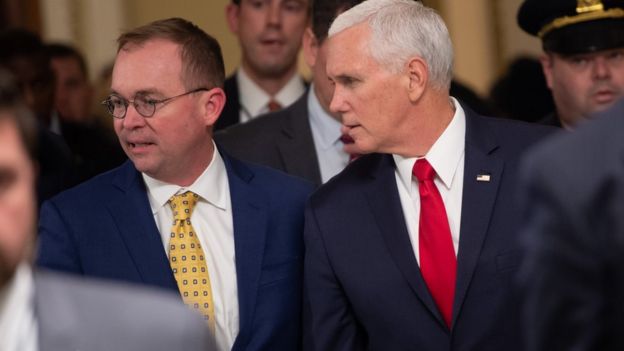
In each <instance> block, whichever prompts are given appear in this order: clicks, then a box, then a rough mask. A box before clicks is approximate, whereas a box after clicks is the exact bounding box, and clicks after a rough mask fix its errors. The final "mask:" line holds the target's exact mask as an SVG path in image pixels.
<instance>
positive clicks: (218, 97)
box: [200, 88, 225, 127]
mask: <svg viewBox="0 0 624 351" xmlns="http://www.w3.org/2000/svg"><path fill="white" fill-rule="evenodd" d="M203 95H204V96H202V98H201V100H200V101H201V106H202V116H203V118H204V123H205V124H206V126H211V127H212V126H213V125H214V124H215V123H216V122H217V120H218V119H219V116H220V115H221V111H223V107H224V106H225V92H224V91H223V89H221V88H212V89H210V90H209V91H206V92H204V93H203Z"/></svg>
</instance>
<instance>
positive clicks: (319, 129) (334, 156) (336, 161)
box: [308, 86, 349, 183]
mask: <svg viewBox="0 0 624 351" xmlns="http://www.w3.org/2000/svg"><path fill="white" fill-rule="evenodd" d="M308 115H309V118H310V129H312V139H313V140H314V148H315V149H316V157H317V158H318V163H319V167H320V170H321V180H322V182H323V183H325V182H326V181H328V180H329V179H331V177H333V176H335V175H336V174H338V173H340V172H341V171H342V170H343V169H344V168H345V167H346V166H347V164H349V154H348V153H346V152H345V151H344V145H343V143H342V141H340V136H341V135H342V134H341V132H340V122H338V120H336V119H335V118H334V117H332V116H330V115H329V114H328V113H327V112H325V110H324V109H323V107H322V106H321V103H320V102H319V101H318V98H317V97H316V94H315V93H314V86H311V87H310V89H309V90H308Z"/></svg>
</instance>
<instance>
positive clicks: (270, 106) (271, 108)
mask: <svg viewBox="0 0 624 351" xmlns="http://www.w3.org/2000/svg"><path fill="white" fill-rule="evenodd" d="M267 108H268V109H269V112H275V111H279V110H281V109H282V105H280V103H279V102H277V101H275V100H273V99H271V100H270V101H269V103H267Z"/></svg>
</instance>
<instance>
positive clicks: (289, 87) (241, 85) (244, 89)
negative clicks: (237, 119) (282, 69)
mask: <svg viewBox="0 0 624 351" xmlns="http://www.w3.org/2000/svg"><path fill="white" fill-rule="evenodd" d="M236 82H237V83H238V92H239V101H240V103H241V104H242V105H244V106H243V107H244V108H245V109H246V110H247V111H248V112H249V113H250V114H251V115H252V116H257V115H258V114H260V113H261V112H262V111H263V110H264V109H265V108H266V106H267V104H268V103H269V101H270V100H271V96H270V95H269V94H267V93H266V91H264V90H263V89H262V88H261V87H260V86H259V85H258V84H256V82H254V81H253V80H251V78H249V76H248V75H247V73H245V69H244V68H242V67H241V68H240V69H239V70H238V72H237V73H236ZM304 92H305V84H304V82H303V79H302V78H301V76H300V75H298V74H293V75H292V77H291V78H290V80H289V81H288V82H287V83H286V85H284V87H283V88H282V89H280V91H278V92H277V94H275V96H274V97H273V98H274V99H275V101H277V102H278V103H279V104H280V105H282V107H286V106H288V105H290V104H292V103H293V102H295V100H297V99H298V98H299V97H300V96H301V94H303V93H304Z"/></svg>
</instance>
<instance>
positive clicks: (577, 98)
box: [517, 0, 624, 129]
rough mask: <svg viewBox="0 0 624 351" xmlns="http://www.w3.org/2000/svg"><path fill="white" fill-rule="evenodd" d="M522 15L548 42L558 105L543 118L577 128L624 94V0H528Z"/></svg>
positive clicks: (545, 65)
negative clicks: (580, 123)
mask: <svg viewBox="0 0 624 351" xmlns="http://www.w3.org/2000/svg"><path fill="white" fill-rule="evenodd" d="M517 18H518V24H519V25H520V28H522V29H523V30H524V31H526V32H527V33H529V34H531V35H534V36H537V37H538V38H540V39H541V41H542V48H543V50H544V53H543V55H542V56H541V57H540V61H541V64H542V69H543V70H544V75H545V76H546V83H547V84H548V87H549V88H550V90H551V91H552V95H553V99H554V101H555V106H556V111H555V113H553V114H551V115H549V116H547V117H546V118H545V119H544V120H543V121H542V123H545V124H549V125H555V126H560V127H564V128H566V129H573V128H574V127H575V126H576V125H577V124H578V123H579V122H581V121H582V120H584V119H587V118H588V117H589V116H590V115H592V114H594V113H595V112H598V111H603V110H605V109H607V108H609V107H610V106H611V105H613V103H614V102H615V101H617V100H618V99H619V98H621V97H623V96H624V35H622V33H624V0H602V1H601V0H548V1H543V0H525V1H524V2H523V3H522V5H521V6H520V9H519V10H518V16H517Z"/></svg>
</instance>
